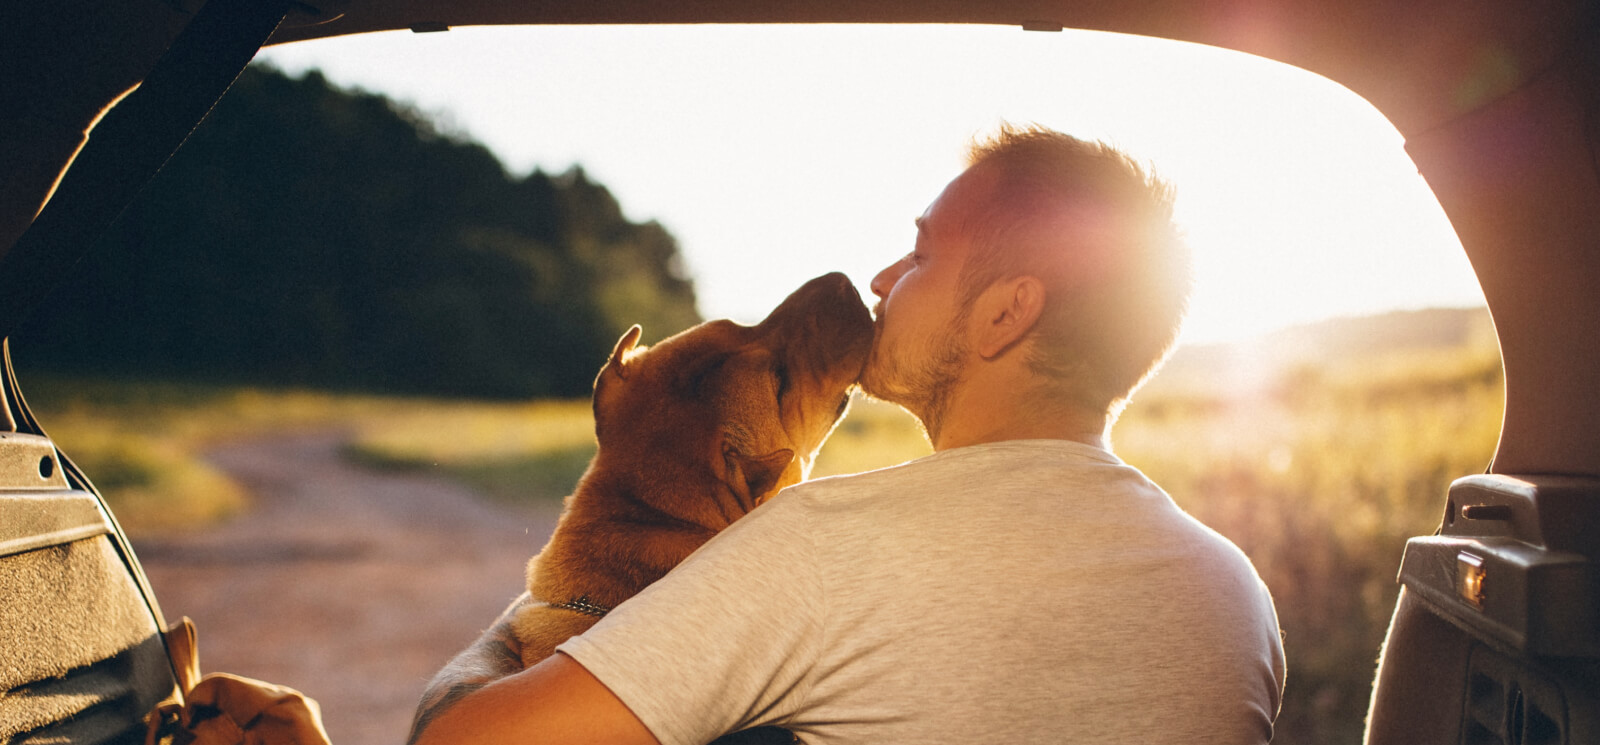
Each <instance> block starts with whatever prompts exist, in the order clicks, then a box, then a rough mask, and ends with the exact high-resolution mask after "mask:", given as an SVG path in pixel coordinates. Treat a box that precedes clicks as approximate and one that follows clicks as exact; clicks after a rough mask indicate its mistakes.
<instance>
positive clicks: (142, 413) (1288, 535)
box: [24, 347, 1503, 745]
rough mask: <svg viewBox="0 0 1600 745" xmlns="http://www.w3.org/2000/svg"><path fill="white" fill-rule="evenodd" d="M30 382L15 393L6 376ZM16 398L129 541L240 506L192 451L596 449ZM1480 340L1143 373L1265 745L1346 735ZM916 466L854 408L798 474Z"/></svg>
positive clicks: (506, 482) (1357, 730)
mask: <svg viewBox="0 0 1600 745" xmlns="http://www.w3.org/2000/svg"><path fill="white" fill-rule="evenodd" d="M24 382H25V383H29V381H26V380H25V381H24ZM28 390H29V395H30V401H31V402H32V403H34V404H35V409H36V411H38V413H39V418H40V419H41V421H42V422H43V423H44V425H45V426H46V428H47V429H49V431H50V432H51V434H52V435H53V436H54V437H55V439H56V441H57V443H58V444H59V445H60V446H61V447H62V448H63V449H64V450H65V451H66V452H67V453H68V454H69V455H72V456H73V457H74V458H75V459H76V460H77V461H78V462H79V463H80V465H82V466H83V467H84V470H85V471H86V472H87V473H88V474H89V475H90V477H91V478H94V479H95V480H96V481H97V483H98V484H99V485H100V486H102V488H103V489H104V490H105V491H106V492H107V495H108V499H109V500H110V501H111V502H112V504H113V505H114V507H115V509H116V510H117V512H118V515H119V517H121V518H122V519H123V521H124V523H125V524H128V525H129V527H130V529H131V530H135V531H137V530H139V529H143V528H146V527H152V528H162V527H172V526H174V525H190V526H203V525H204V524H206V522H207V521H211V520H216V519H223V518H225V517H226V516H227V515H228V514H230V513H232V512H235V511H237V510H239V509H244V508H245V507H246V500H247V498H248V495H246V494H244V493H243V490H241V489H239V488H238V487H237V486H235V485H233V484H232V483H231V482H229V481H228V480H227V477H226V476H225V475H223V474H221V473H218V472H217V471H215V470H214V469H212V468H211V467H210V466H208V465H207V464H206V463H205V461H204V459H203V457H202V456H203V453H204V451H205V449H206V448H208V447H210V446H211V445H213V444H215V443H217V442H220V441H224V440H227V439H230V438H236V437H246V436H257V435H261V434H264V433H273V432H285V431H302V430H305V429H306V428H314V427H321V428H332V427H338V428H341V429H344V430H346V431H348V432H349V433H350V435H351V440H350V445H349V446H348V453H349V455H350V456H351V457H352V458H354V459H356V460H358V461H360V462H363V463H367V464H371V465H375V466H379V467H383V468H401V469H404V468H414V469H428V470H430V471H434V472H438V473H443V474H446V475H451V476H455V477H457V478H459V479H461V480H463V481H465V482H467V483H469V484H472V485H474V486H476V487H477V488H479V489H480V490H482V491H483V492H484V493H486V494H488V495H490V496H491V497H493V498H496V499H501V500H528V499H534V500H553V499H560V498H561V497H562V496H564V495H566V494H568V493H569V492H570V491H571V489H572V487H573V485H574V484H575V483H576V482H577V480H578V477H579V476H580V475H581V474H582V472H583V470H584V468H585V467H586V465H587V463H588V460H589V458H590V457H591V456H592V454H593V452H594V441H593V428H592V422H591V419H590V413H589V406H588V403H587V402H585V401H542V402H531V403H518V404H491V403H481V402H463V401H444V400H426V399H398V398H376V397H352V396H335V395H330V394H322V393H314V392H305V391H262V390H246V389H231V388H221V387H204V386H186V385H168V384H155V385H132V384H112V383H100V382H94V381H84V380H47V381H40V382H39V384H35V385H30V386H29V387H28ZM1502 390H1503V385H1502V381H1501V377H1500V368H1499V364H1498V358H1497V356H1496V354H1495V351H1494V349H1493V348H1492V347H1489V348H1485V347H1472V348H1461V349H1455V350H1451V351H1443V352H1438V351H1436V352H1429V353H1407V354H1392V355H1389V356H1387V357H1382V358H1378V359H1373V358H1370V357H1369V358H1364V359H1362V360H1352V361H1349V362H1344V363H1324V364H1302V365H1300V366H1298V367H1292V368H1290V369H1287V370H1277V371H1273V370H1268V369H1258V370H1254V371H1253V374H1252V376H1251V377H1250V378H1249V379H1248V380H1246V381H1242V382H1241V381H1237V380H1232V379H1220V378H1218V379H1195V378H1194V377H1190V378H1187V379H1185V378H1182V377H1181V376H1177V377H1164V378H1158V379H1157V380H1156V381H1155V383H1153V384H1152V385H1151V386H1150V387H1149V388H1148V389H1147V390H1146V391H1144V392H1142V393H1141V394H1140V396H1139V397H1138V398H1136V399H1135V402H1134V404H1133V405H1132V406H1131V407H1130V408H1129V409H1128V411H1127V412H1125V413H1124V415H1123V416H1122V419H1121V421H1120V422H1119V423H1118V424H1117V426H1116V428H1115V430H1114V433H1113V443H1114V449H1115V450H1116V451H1117V453H1118V455H1120V456H1121V457H1122V458H1123V459H1124V460H1126V461H1127V462H1129V463H1131V464H1133V465H1134V466H1137V467H1138V468H1140V469H1141V470H1143V471H1144V472H1145V473H1147V474H1148V475H1150V476H1151V478H1153V479H1154V480H1155V481H1156V482H1157V483H1159V484H1161V485H1162V486H1163V487H1164V488H1166V490H1167V491H1168V492H1169V493H1170V494H1172V496H1173V498H1174V499H1175V500H1176V501H1177V502H1178V503H1179V504H1180V505H1181V506H1183V507H1184V508H1185V509H1186V510H1188V511H1189V512H1190V513H1192V514H1194V515H1195V516H1197V517H1198V518H1200V519H1201V520H1202V521H1204V522H1206V523H1207V524H1208V525H1211V526H1212V527H1213V528H1215V529H1216V530H1218V531H1219V532H1221V533H1222V534H1223V535H1226V536H1227V537H1229V538H1230V539H1232V540H1233V541H1234V542H1235V543H1237V544H1238V545H1239V546H1240V548H1242V549H1243V550H1244V551H1245V553H1246V554H1248V555H1249V556H1250V557H1251V559H1252V561H1254V563H1255V565H1256V568H1257V569H1258V570H1259V571H1260V573H1261V576H1262V577H1263V579H1265V580H1266V582H1267V585H1268V587H1269V588H1271V590H1272V593H1273V597H1274V600H1275V602H1276V604H1277V610H1278V615H1279V621H1280V625H1281V626H1282V628H1283V631H1284V635H1285V649H1286V651H1287V654H1288V658H1289V680H1288V689H1287V691H1286V693H1285V699H1284V704H1283V711H1282V715H1281V717H1280V719H1279V726H1278V737H1277V740H1276V742H1279V743H1286V744H1288V745H1354V743H1358V742H1360V739H1361V728H1362V719H1363V717H1364V715H1365V711H1366V705H1367V698H1368V695H1369V690H1370V685H1371V681H1372V675H1373V671H1374V664H1375V660H1376V655H1377V652H1378V647H1379V644H1380V643H1381V641H1382V638H1383V633H1384V629H1385V627H1386V625H1387V621H1388V616H1389V613H1390V611H1391V609H1392V608H1393V605H1394V599H1395V595H1396V592H1397V590H1398V586H1397V585H1396V583H1395V573H1396V570H1397V568H1398V566H1399V560H1400V553H1401V550H1402V547H1403V546H1404V542H1405V540H1406V539H1407V538H1408V537H1410V536H1414V535H1422V534H1428V533H1431V532H1432V531H1433V530H1434V528H1435V526H1436V525H1437V524H1438V522H1439V517H1440V514H1441V513H1442V510H1443V502H1444V494H1445V490H1446V488H1447V486H1448V485H1449V483H1450V481H1451V480H1453V479H1455V478H1458V477H1460V476H1464V475H1468V474H1472V473H1477V472H1481V471H1482V470H1483V469H1484V468H1485V466H1486V465H1487V463H1488V461H1489V458H1490V457H1491V455H1492V453H1493V450H1494V446H1495V440H1496V437H1497V435H1498V427H1499V422H1500V415H1501V411H1502V407H1503V393H1502ZM928 452H929V448H928V445H927V442H926V440H925V439H924V438H923V437H922V435H921V432H920V430H919V429H918V428H917V425H916V423H915V422H914V421H913V420H912V419H911V418H910V417H908V416H907V415H905V413H904V412H902V411H900V410H899V409H898V408H896V407H893V406H889V405H886V404H882V403H879V402H873V401H867V400H858V401H856V402H855V403H854V405H853V406H852V410H851V413H850V416H849V417H848V418H847V419H846V420H845V421H844V422H843V423H841V424H840V426H839V428H838V429H837V430H836V431H835V433H834V436H833V438H832V439H831V440H830V441H829V443H828V445H827V446H826V447H825V448H824V450H823V452H822V454H821V455H820V456H819V458H818V462H817V466H816V468H815V470H814V473H813V475H814V476H825V475H830V474H836V473H850V472H857V471H862V470H868V469H872V468H878V467H882V466H886V465H892V464H894V463H899V462H903V461H905V460H909V459H912V458H916V457H919V456H921V455H924V454H926V453H928Z"/></svg>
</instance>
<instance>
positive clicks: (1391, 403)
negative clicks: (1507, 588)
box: [1114, 348, 1504, 745]
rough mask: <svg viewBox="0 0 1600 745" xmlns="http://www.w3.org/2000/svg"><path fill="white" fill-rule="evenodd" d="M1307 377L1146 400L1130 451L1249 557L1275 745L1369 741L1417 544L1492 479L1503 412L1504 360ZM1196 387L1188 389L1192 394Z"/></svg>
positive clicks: (1414, 363)
mask: <svg viewBox="0 0 1600 745" xmlns="http://www.w3.org/2000/svg"><path fill="white" fill-rule="evenodd" d="M1367 363H1368V364H1365V365H1361V366H1344V367H1337V366H1335V367H1300V368H1296V369H1291V370H1288V371H1286V372H1284V373H1283V374H1281V375H1278V376H1276V377H1273V378H1270V379H1268V380H1266V381H1262V385H1260V386H1259V387H1256V388H1252V389H1243V390H1240V389H1235V390H1228V389H1226V387H1225V386H1223V387H1219V388H1218V389H1216V390H1213V392H1212V393H1211V394H1209V395H1194V394H1192V393H1191V394H1183V395H1169V394H1164V393H1162V392H1161V388H1160V387H1159V386H1157V387H1156V388H1155V389H1154V390H1151V391H1149V393H1150V395H1147V396H1143V397H1141V398H1139V399H1136V401H1135V404H1134V405H1133V406H1131V407H1130V409H1129V410H1128V412H1127V413H1126V414H1125V415H1124V416H1123V419H1122V421H1121V422H1120V423H1119V424H1118V426H1117V428H1116V430H1115V437H1114V441H1115V447H1116V450H1117V451H1118V454H1119V455H1120V456H1122V458H1123V459H1124V460H1126V461H1128V462H1129V463H1131V464H1133V465H1135V466H1137V467H1139V468H1140V469H1141V470H1143V471H1144V472H1145V473H1146V474H1148V475H1149V476H1150V477H1151V478H1152V479H1154V480H1155V481H1156V482H1157V483H1159V484H1161V485H1162V486H1163V487H1164V488H1165V489H1166V490H1167V491H1168V492H1169V493H1170V494H1172V496H1173V499H1174V500H1175V501H1177V502H1178V503H1179V504H1180V505H1181V506H1183V507H1184V509H1186V510H1187V511H1189V512H1190V513H1191V514H1193V515H1195V516H1196V517H1198V518H1199V519H1201V520H1202V521H1204V522H1205V523H1207V524H1208V525H1210V526H1211V527H1213V528H1214V529H1216V530H1217V531H1218V532H1220V533H1222V534H1223V535H1226V536H1227V537H1228V538H1230V539H1232V540H1233V541H1234V543H1236V544H1238V545H1239V547H1240V548H1241V549H1243V550H1244V552H1245V553H1246V554H1248V555H1249V556H1250V558H1251V560H1252V561H1253V562H1254V563H1255V566H1256V569H1257V570H1258V571H1259V572H1260V573H1261V576H1262V578H1263V579H1264V580H1265V581H1266V583H1267V586H1268V587H1269V588H1270V589H1271V590H1272V594H1273V598H1274V602H1275V603H1276V605H1277V610H1278V618H1279V624H1280V627H1281V628H1282V630H1283V632H1284V647H1285V651H1286V654H1287V655H1288V659H1289V679H1288V686H1287V690H1286V691H1285V697H1284V704H1283V712H1282V716H1281V718H1280V720H1279V725H1278V737H1277V739H1276V740H1275V742H1279V743H1288V744H1291V745H1294V744H1299V743H1319V744H1320V743H1339V744H1342V743H1351V744H1354V743H1359V742H1360V741H1361V730H1362V721H1363V718H1364V716H1365V713H1366V707H1367V701H1368V698H1369V694H1370V687H1371V682H1372V677H1373V673H1374V670H1375V664H1376V659H1377V653H1378V649H1379V646H1380V645H1381V643H1382V640H1383V634H1384V631H1385V629H1386V628H1387V624H1388V619H1389V614H1390V613H1391V611H1392V609H1393V607H1394V601H1395V596H1396V594H1397V593H1398V591H1399V586H1398V584H1396V581H1395V575H1396V572H1397V571H1398V569H1399V564H1400V555H1401V552H1402V550H1403V548H1404V545H1405V541H1406V539H1407V538H1409V537H1411V536H1415V535H1425V534H1429V533H1432V532H1433V531H1434V529H1435V527H1437V525H1438V523H1439V520H1440V517H1441V516H1442V514H1443V511H1444V502H1445V492H1446V489H1447V488H1448V486H1449V484H1450V482H1451V481H1452V480H1454V479H1456V478H1459V477H1461V476H1465V475H1469V474H1473V473H1479V472H1482V471H1483V470H1484V469H1485V467H1486V466H1487V465H1488V463H1489V459H1490V458H1491V457H1492V455H1493V453H1494V447H1495V442H1496V439H1497V437H1498V434H1499V425H1500V418H1501V413H1502V410H1503V406H1504V403H1503V402H1504V395H1503V383H1502V378H1501V376H1500V367H1499V360H1498V357H1497V356H1496V355H1495V353H1494V350H1493V349H1483V348H1478V349H1470V350H1459V351H1456V352H1453V353H1448V354H1443V353H1433V354H1427V355H1395V356H1392V357H1390V358H1388V359H1383V360H1368V361H1367ZM1192 382H1193V381H1190V383H1191V384H1192Z"/></svg>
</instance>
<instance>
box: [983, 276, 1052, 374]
mask: <svg viewBox="0 0 1600 745" xmlns="http://www.w3.org/2000/svg"><path fill="white" fill-rule="evenodd" d="M1044 298H1045V290H1044V283H1043V282H1041V281H1039V278H1037V277H1033V276H1029V275H1023V276H1020V277H1013V278H1011V279H1007V280H1001V281H999V282H996V283H994V284H992V285H990V286H989V289H987V290H984V291H983V293H982V294H980V295H979V296H978V298H977V300H975V301H973V322H974V323H977V324H978V328H977V329H976V332H975V333H976V336H975V337H974V341H975V342H976V347H977V350H978V354H979V355H980V356H982V357H983V358H984V359H986V360H992V359H994V358H996V357H999V356H1000V355H1001V354H1002V353H1003V352H1005V351H1006V350H1007V349H1010V348H1011V347H1012V346H1013V345H1015V344H1016V343H1017V342H1019V341H1022V339H1023V337H1025V336H1027V335H1028V332H1029V331H1031V330H1032V329H1033V327H1034V325H1035V324H1037V323H1038V322H1039V316H1040V315H1042V314H1043V313H1044Z"/></svg>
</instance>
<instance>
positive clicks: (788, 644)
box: [557, 493, 823, 745]
mask: <svg viewBox="0 0 1600 745" xmlns="http://www.w3.org/2000/svg"><path fill="white" fill-rule="evenodd" d="M798 502H799V495H796V494H792V493H784V494H780V495H779V496H778V497H777V498H774V499H773V500H771V501H769V502H767V503H766V504H763V505H762V506H761V507H759V508H757V509H756V510H755V511H753V512H751V513H750V514H749V515H747V516H745V517H744V518H742V519H740V520H738V521H737V522H735V523H734V524H733V526H732V527H730V528H728V529H727V530H724V531H723V532H722V533H720V534H718V535H717V536H716V537H715V538H713V539H712V540H710V541H708V542H707V543H706V544H705V545H704V546H702V547H701V548H700V550H699V551H696V552H695V553H694V554H693V555H691V556H690V557H689V558H688V559H687V560H685V561H684V562H683V563H682V564H681V565H679V566H678V567H677V568H676V569H674V570H673V571H672V572H670V573H669V574H668V575H667V576H666V577H663V578H662V579H660V580H658V581H657V582H655V583H654V584H652V585H651V586H650V587H648V588H646V589H645V590H644V592H641V593H640V594H639V595H637V596H635V597H634V598H632V599H630V600H628V601H627V602H625V603H623V604H622V605H620V606H618V607H617V608H616V609H615V610H613V611H612V612H611V613H609V614H607V615H606V617H605V618H604V619H602V620H601V621H600V623H598V624H596V625H595V626H594V627H593V628H591V629H590V630H589V631H587V632H585V633H584V634H582V635H581V636H577V637H574V638H572V639H569V640H568V641H566V642H565V643H563V644H562V645H561V646H559V647H558V648H557V650H558V651H559V652H562V653H564V654H566V655H568V656H569V657H571V658H573V659H574V660H576V661H577V662H578V663H579V664H581V665H583V667H584V668H585V669H587V670H588V671H589V672H590V673H591V674H593V675H594V676H595V677H596V678H598V679H599V680H600V682H601V683H604V684H605V686H606V687H607V688H609V689H611V692H612V693H614V694H616V696H617V697H618V698H620V699H621V700H622V702H623V703H624V704H626V705H627V706H628V708H629V709H630V710H631V711H633V713H634V715H635V716H638V717H639V719H640V721H642V722H643V723H644V724H645V726H646V727H648V728H649V729H650V731H651V733H653V734H654V735H655V736H656V738H657V739H658V740H660V741H661V742H662V744H663V745H679V744H685V745H687V744H689V743H696V744H698V743H705V742H708V741H710V740H712V739H714V738H716V737H718V736H720V735H723V734H726V733H728V732H734V731H738V730H742V729H746V728H749V727H753V726H759V725H768V724H780V725H781V724H782V723H783V722H784V720H785V718H786V717H788V716H789V715H790V714H792V713H794V710H795V707H796V706H797V705H798V703H799V701H801V700H803V696H804V689H805V688H806V687H807V686H808V683H807V680H808V679H807V671H808V670H810V669H812V667H813V663H814V661H815V658H816V656H817V655H818V654H819V652H820V648H821V645H820V641H821V636H822V622H823V610H822V608H823V604H822V600H821V598H822V592H821V583H820V580H819V579H818V577H817V574H816V564H815V561H814V557H813V555H812V554H813V545H812V542H811V538H810V536H809V535H808V533H809V531H807V530H806V519H805V514H804V512H803V510H801V509H800V505H799V504H798Z"/></svg>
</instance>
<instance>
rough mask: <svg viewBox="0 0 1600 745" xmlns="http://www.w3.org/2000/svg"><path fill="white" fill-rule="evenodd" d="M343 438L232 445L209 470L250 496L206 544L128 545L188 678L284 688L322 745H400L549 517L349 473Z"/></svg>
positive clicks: (513, 590)
mask: <svg viewBox="0 0 1600 745" xmlns="http://www.w3.org/2000/svg"><path fill="white" fill-rule="evenodd" d="M343 441H344V440H343V438H342V437H341V436H340V435H337V434H326V433H324V434H315V435H304V436H296V437H289V438H281V439H271V440H259V441H252V442H245V443H239V444H235V445H231V446H228V447H225V448H222V449H220V450H218V451H216V452H215V453H213V455H212V460H213V462H214V463H215V464H216V465H218V466H219V467H221V468H222V469H224V470H225V471H227V472H228V473H229V474H230V475H232V476H233V477H234V478H236V479H238V480H239V481H240V483H242V484H244V485H245V486H246V487H248V488H249V489H250V490H251V491H252V492H253V494H254V499H255V502H254V509H252V510H251V512H250V513H249V514H247V515H245V516H243V517H241V518H238V519H236V520H234V521H232V522H230V523H228V524H226V525H224V526H222V527H220V528H218V529H214V530H209V531H206V532H204V533H202V534H196V535H192V536H185V535H172V536H161V537H154V538H147V539H144V540H139V539H138V538H137V537H135V540H134V545H135V550H136V551H137V552H138V554H139V557H140V559H141V561H142V562H143V564H144V567H145V571H146V572H147V573H148V575H149V577H150V582H151V584H152V585H153V586H154V588H155V593H156V597H157V598H158V599H159V600H160V602H161V606H162V610H163V612H164V614H165V615H166V616H167V618H168V619H169V620H176V619H177V618H179V617H181V616H189V617H190V618H193V619H194V620H195V623H196V624H197V626H198V627H199V630H200V664H201V669H202V671H204V672H231V673H237V674H239V675H245V676H249V677H253V678H259V679H262V680H267V681H271V682H274V683H280V684H283V685H287V686H291V687H294V688H298V689H300V690H301V691H304V692H305V693H306V694H308V695H310V696H312V697H313V698H316V699H317V700H318V701H319V702H320V703H321V704H322V711H323V719H324V722H325V723H326V724H327V727H328V733H329V735H330V737H331V739H332V740H333V743H334V745H380V744H381V745H396V744H398V743H401V742H404V740H405V735H406V731H407V728H408V726H409V723H410V717H411V712H412V710H413V707H414V706H415V704H416V701H417V698H418V696H419V695H420V694H421V692H422V687H423V685H424V684H425V683H426V682H427V680H428V678H429V677H430V676H432V674H433V673H434V671H436V670H438V668H439V667H440V666H441V665H443V664H444V662H445V661H446V660H447V659H448V658H449V657H450V656H451V655H453V654H454V653H455V652H456V651H458V650H460V649H461V648H462V647H464V646H466V644H467V642H469V641H470V640H471V639H472V638H474V637H475V636H476V635H477V634H478V632H479V631H481V630H482V629H483V627H485V626H486V625H487V624H488V622H489V621H490V620H491V619H493V618H494V617H495V615H497V614H498V613H499V612H500V610H501V609H502V608H504V607H505V605H506V604H507V603H508V602H509V601H510V599H511V598H512V597H513V596H515V595H516V594H517V593H518V592H520V591H521V586H522V567H523V565H524V564H525V563H526V562H527V560H528V557H529V556H532V555H533V553H534V552H536V551H538V549H539V548H540V547H541V546H543V545H544V541H545V539H546V538H547V537H548V536H549V534H550V531H551V529H552V528H553V527H554V526H555V518H556V506H554V505H551V506H547V507H544V508H540V509H529V510H527V511H521V512H518V511H513V510H510V509H504V508H497V507H495V506H493V505H490V504H486V503H484V502H482V501H479V500H478V499H477V498H476V497H475V496H474V495H473V494H472V493H471V492H470V491H468V490H467V489H465V488H463V487H460V486H457V485H455V484H452V483H450V482H447V481H445V480H442V479H438V478H434V477H432V476H429V475H427V474H393V473H379V472H373V471H369V470H365V469H362V468H359V467H356V466H353V465H351V464H350V463H347V462H345V461H344V460H342V459H341V458H340V457H339V447H340V445H341V444H342V443H343Z"/></svg>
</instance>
